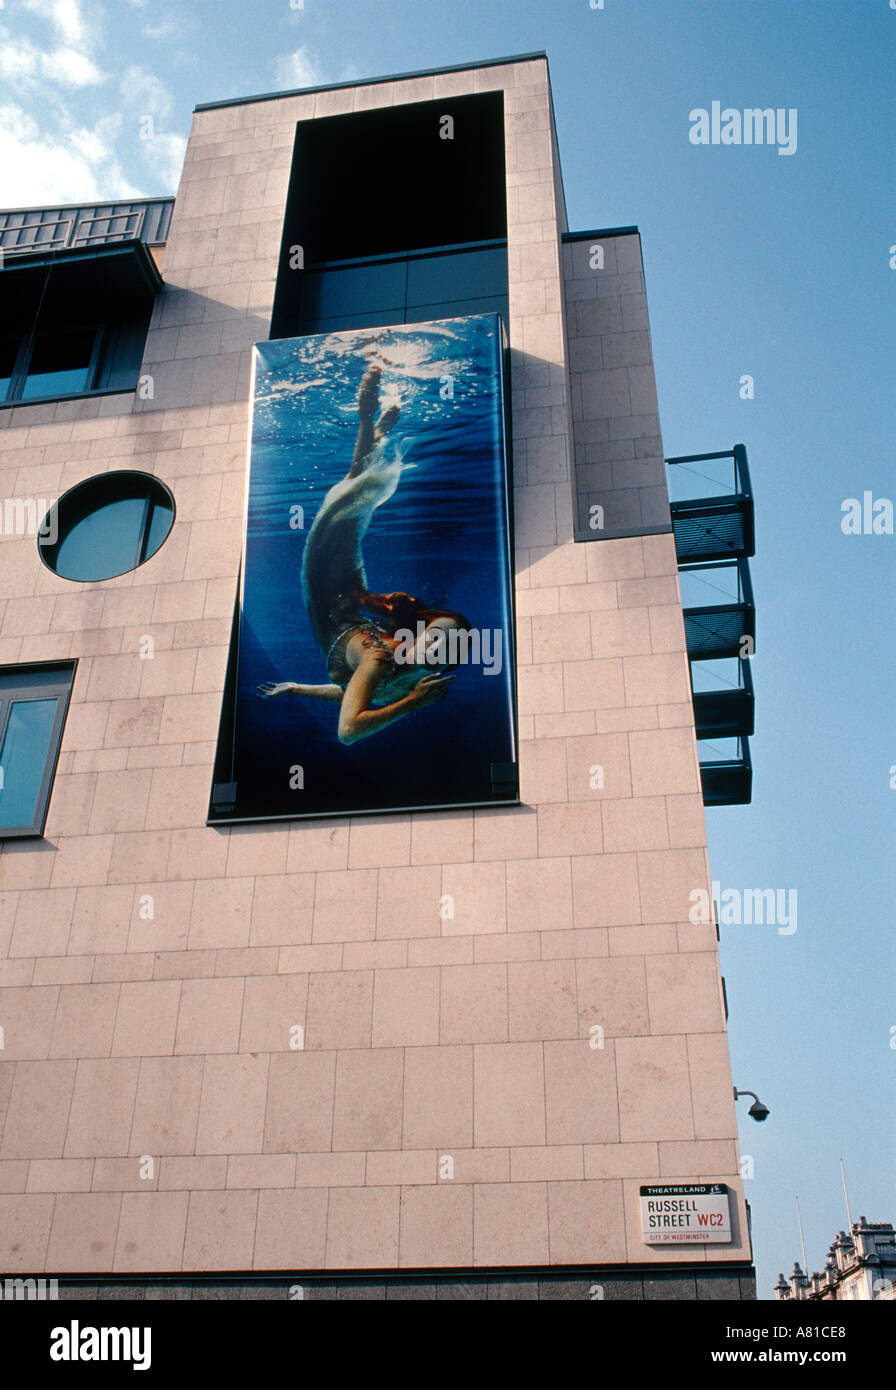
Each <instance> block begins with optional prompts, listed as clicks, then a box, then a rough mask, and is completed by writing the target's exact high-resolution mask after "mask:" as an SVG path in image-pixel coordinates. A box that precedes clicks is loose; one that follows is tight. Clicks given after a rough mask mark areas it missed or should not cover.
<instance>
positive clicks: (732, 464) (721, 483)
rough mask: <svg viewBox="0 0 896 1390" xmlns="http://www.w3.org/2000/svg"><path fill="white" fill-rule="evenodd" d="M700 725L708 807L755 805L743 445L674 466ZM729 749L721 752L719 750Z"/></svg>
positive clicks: (685, 458)
mask: <svg viewBox="0 0 896 1390" xmlns="http://www.w3.org/2000/svg"><path fill="white" fill-rule="evenodd" d="M666 462H667V463H668V464H669V474H668V477H669V497H670V506H669V510H670V513H671V517H672V529H673V531H674V534H675V550H676V554H677V556H678V575H679V581H680V584H681V593H682V609H683V613H684V627H685V639H686V643H687V650H688V657H689V658H690V663H691V692H692V698H693V703H694V722H695V726H696V732H697V740H698V743H697V747H698V750H699V756H700V773H701V779H702V782H703V800H704V803H705V804H706V805H707V806H726V805H727V806H732V805H742V804H745V803H747V802H749V800H750V797H751V795H752V788H753V767H752V763H751V760H750V747H749V744H748V742H747V739H748V737H749V736H750V735H751V734H752V733H753V729H754V725H755V709H756V700H755V696H754V693H753V676H752V672H751V670H750V657H752V655H753V653H754V652H755V650H756V605H755V602H754V600H753V586H752V584H751V583H750V566H749V564H748V559H749V556H751V555H753V554H754V553H755V549H756V536H755V524H754V511H753V489H752V485H751V483H750V470H749V467H748V464H747V451H746V449H745V447H744V445H743V444H735V446H734V448H733V449H727V450H724V451H723V452H721V453H714V454H686V455H681V456H680V457H678V458H671V459H667V460H666ZM719 740H721V743H720V742H719Z"/></svg>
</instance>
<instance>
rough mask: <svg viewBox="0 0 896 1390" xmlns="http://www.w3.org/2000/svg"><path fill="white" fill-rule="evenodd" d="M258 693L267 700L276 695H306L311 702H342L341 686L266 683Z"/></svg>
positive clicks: (281, 682) (291, 682)
mask: <svg viewBox="0 0 896 1390" xmlns="http://www.w3.org/2000/svg"><path fill="white" fill-rule="evenodd" d="M258 693H259V695H261V696H262V698H263V699H265V700H272V699H273V698H274V697H275V696H276V695H304V696H305V697H306V699H309V700H341V699H342V686H341V685H299V684H298V683H297V682H296V681H279V682H277V681H265V683H264V685H260V686H259V687H258Z"/></svg>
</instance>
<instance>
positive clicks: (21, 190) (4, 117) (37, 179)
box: [0, 104, 140, 207]
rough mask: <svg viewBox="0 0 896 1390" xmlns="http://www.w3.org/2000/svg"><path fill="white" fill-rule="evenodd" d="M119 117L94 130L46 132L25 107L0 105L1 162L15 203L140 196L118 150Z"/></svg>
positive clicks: (62, 201)
mask: <svg viewBox="0 0 896 1390" xmlns="http://www.w3.org/2000/svg"><path fill="white" fill-rule="evenodd" d="M118 123H119V118H117V117H112V118H111V120H110V118H106V119H105V121H100V122H98V124H97V125H96V126H95V127H94V129H93V130H92V131H91V130H86V129H75V130H68V131H62V132H52V133H45V132H42V131H41V129H40V127H39V125H38V123H37V121H36V120H35V119H34V117H33V116H31V115H29V113H28V112H27V111H25V110H23V109H22V107H20V106H15V105H11V104H10V105H5V106H3V107H0V167H2V169H3V178H4V187H5V188H6V189H8V190H9V192H10V193H12V194H13V197H14V203H13V206H15V205H18V206H20V207H33V206H36V207H40V206H46V207H52V206H53V205H54V204H62V203H76V202H87V201H90V200H91V199H95V200H97V201H103V200H105V199H110V198H134V197H140V190H139V189H138V188H135V187H134V186H133V185H132V184H130V183H128V181H127V180H126V179H125V177H124V174H123V173H122V169H121V165H120V164H119V162H118V159H117V158H116V156H115V152H114V149H113V141H114V135H115V133H116V131H117V128H118Z"/></svg>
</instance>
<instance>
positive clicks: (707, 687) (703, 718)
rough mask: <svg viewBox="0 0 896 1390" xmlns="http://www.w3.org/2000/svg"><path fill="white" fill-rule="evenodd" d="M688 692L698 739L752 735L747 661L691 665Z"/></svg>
mask: <svg viewBox="0 0 896 1390" xmlns="http://www.w3.org/2000/svg"><path fill="white" fill-rule="evenodd" d="M691 688H692V692H693V700H694V719H695V723H696V726H697V737H698V739H704V738H731V737H740V736H745V735H748V734H752V733H753V729H754V726H755V712H756V698H755V695H754V693H753V676H752V673H751V671H750V663H749V660H741V659H736V658H729V659H728V660H720V661H709V662H692V663H691Z"/></svg>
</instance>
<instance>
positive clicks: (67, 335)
mask: <svg viewBox="0 0 896 1390" xmlns="http://www.w3.org/2000/svg"><path fill="white" fill-rule="evenodd" d="M161 286H162V282H161V278H160V277H159V274H158V271H157V270H156V268H155V266H154V264H153V263H152V260H151V257H150V255H149V253H148V252H147V250H146V248H145V247H144V246H142V245H141V244H140V243H139V242H121V243H118V244H116V245H115V246H113V247H107V246H99V247H91V248H88V249H86V250H85V249H78V248H75V249H65V250H61V251H49V252H40V253H37V252H35V253H23V254H21V255H12V256H7V257H6V260H5V261H4V263H3V265H2V267H0V303H2V310H3V313H2V323H0V407H2V406H15V405H19V404H21V403H26V404H30V403H31V402H32V401H38V400H59V399H65V398H66V397H70V396H76V395H85V394H91V393H94V392H101V391H102V392H112V391H133V390H134V388H135V387H136V386H137V383H138V378H139V372H140V365H141V361H142V357H143V348H144V345H145V342H146V334H147V331H148V328H149V320H150V316H151V314H152V307H153V303H154V301H155V296H156V294H157V293H158V292H159V291H160V290H161Z"/></svg>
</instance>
